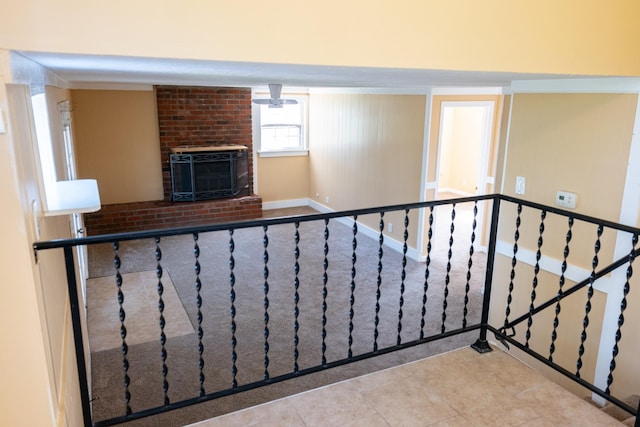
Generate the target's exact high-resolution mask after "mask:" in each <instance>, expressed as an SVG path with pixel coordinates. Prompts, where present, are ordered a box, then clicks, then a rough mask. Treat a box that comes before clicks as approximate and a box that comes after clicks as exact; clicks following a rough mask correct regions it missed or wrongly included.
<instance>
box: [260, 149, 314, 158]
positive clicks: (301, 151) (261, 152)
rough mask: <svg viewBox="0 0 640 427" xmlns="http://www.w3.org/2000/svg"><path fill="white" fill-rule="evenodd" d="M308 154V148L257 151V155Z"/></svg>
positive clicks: (287, 155) (288, 155) (284, 155)
mask: <svg viewBox="0 0 640 427" xmlns="http://www.w3.org/2000/svg"><path fill="white" fill-rule="evenodd" d="M308 155H309V150H282V151H258V156H259V157H295V156H308Z"/></svg>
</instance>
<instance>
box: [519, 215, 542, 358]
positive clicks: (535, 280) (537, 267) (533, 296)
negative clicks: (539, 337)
mask: <svg viewBox="0 0 640 427" xmlns="http://www.w3.org/2000/svg"><path fill="white" fill-rule="evenodd" d="M546 217H547V211H544V210H543V211H540V226H539V227H538V231H539V234H538V250H537V251H536V265H535V266H534V267H533V281H532V282H531V303H530V304H529V317H528V318H527V332H526V333H525V343H524V346H525V347H527V348H529V340H530V339H531V326H533V310H534V303H535V301H536V297H537V294H536V288H537V287H538V273H539V272H540V259H541V258H542V244H543V243H544V239H543V238H542V235H543V233H544V220H545V218H546Z"/></svg>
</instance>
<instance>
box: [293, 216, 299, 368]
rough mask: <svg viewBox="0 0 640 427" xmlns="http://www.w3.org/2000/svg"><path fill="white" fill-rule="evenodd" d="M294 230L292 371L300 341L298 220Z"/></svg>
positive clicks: (296, 365)
mask: <svg viewBox="0 0 640 427" xmlns="http://www.w3.org/2000/svg"><path fill="white" fill-rule="evenodd" d="M295 227H296V232H295V235H294V241H295V243H296V247H295V249H294V251H293V255H294V256H295V260H296V261H295V264H294V265H293V271H294V273H295V277H294V279H293V287H294V289H295V292H294V295H293V302H294V309H293V316H294V320H293V333H294V336H293V372H298V370H299V369H300V366H299V365H298V357H299V356H300V352H299V351H298V344H299V343H300V337H299V336H298V331H299V330H300V322H298V317H299V316H300V308H299V307H298V304H299V303H300V293H299V289H300V279H299V278H298V274H299V273H300V264H299V263H298V259H299V258H300V247H299V243H300V221H296V222H295Z"/></svg>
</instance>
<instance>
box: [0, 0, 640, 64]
mask: <svg viewBox="0 0 640 427" xmlns="http://www.w3.org/2000/svg"><path fill="white" fill-rule="evenodd" d="M4 3H5V4H6V6H3V7H0V9H3V10H5V11H6V10H8V11H10V13H2V14H0V40H2V41H3V46H0V47H5V48H13V49H20V50H34V51H51V52H71V53H95V54H107V55H131V56H148V57H177V58H194V59H219V60H227V61H254V62H278V63H298V64H324V65H346V66H372V67H397V68H435V69H445V70H482V71H517V72H546V73H565V74H595V75H635V76H637V75H640V57H639V56H638V55H634V54H632V52H634V51H635V50H636V49H637V42H638V40H640V26H638V25H637V17H638V16H640V4H639V3H638V2H637V1H636V0H619V1H618V2H616V6H615V7H611V5H610V4H608V3H606V2H602V1H595V0H589V1H586V2H585V1H584V0H565V1H562V2H557V1H555V0H540V1H535V2H534V1H529V2H525V3H523V2H506V1H503V0H486V1H483V2H477V1H474V0H459V1H455V2H446V1H424V2H417V1H414V0H400V1H395V2H388V1H384V0H356V1H350V2H345V1H338V0H327V1H324V2H321V3H315V4H308V2H304V3H301V2H299V1H297V0H274V1H269V2H263V1H238V2H228V1H220V0H218V1H203V0H197V1H194V2H191V3H190V4H189V7H185V5H184V4H182V3H180V2H165V3H162V4H158V2H157V1H152V0H139V1H136V2H131V1H125V0H115V1H111V2H86V1H83V0H67V1H65V2H64V3H63V4H60V3H55V2H42V1H37V0H24V1H20V2H9V1H8V0H5V1H4ZM310 17H313V18H312V19H310ZM273 22H278V23H281V24H282V25H272V24H273ZM356 23H357V24H356ZM488 23H499V25H489V24H488ZM116 28H117V31H115V30H114V29H116ZM594 29H597V31H594ZM267 30H268V31H267ZM212 41H213V42H212ZM216 41H224V42H216ZM445 41H446V42H445Z"/></svg>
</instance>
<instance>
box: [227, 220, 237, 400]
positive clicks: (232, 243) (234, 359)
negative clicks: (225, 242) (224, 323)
mask: <svg viewBox="0 0 640 427" xmlns="http://www.w3.org/2000/svg"><path fill="white" fill-rule="evenodd" d="M235 248H236V243H235V241H234V240H233V229H230V230H229V287H230V290H229V299H230V300H231V308H230V314H231V364H232V366H231V375H232V380H231V386H232V387H233V388H236V387H238V380H237V376H238V366H237V364H236V363H237V361H238V353H237V352H236V346H237V345H238V340H237V339H236V328H237V325H236V306H235V302H236V290H235V284H236V275H235V273H234V272H233V270H234V268H235V266H236V260H235V258H234V256H233V252H234V250H235Z"/></svg>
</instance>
